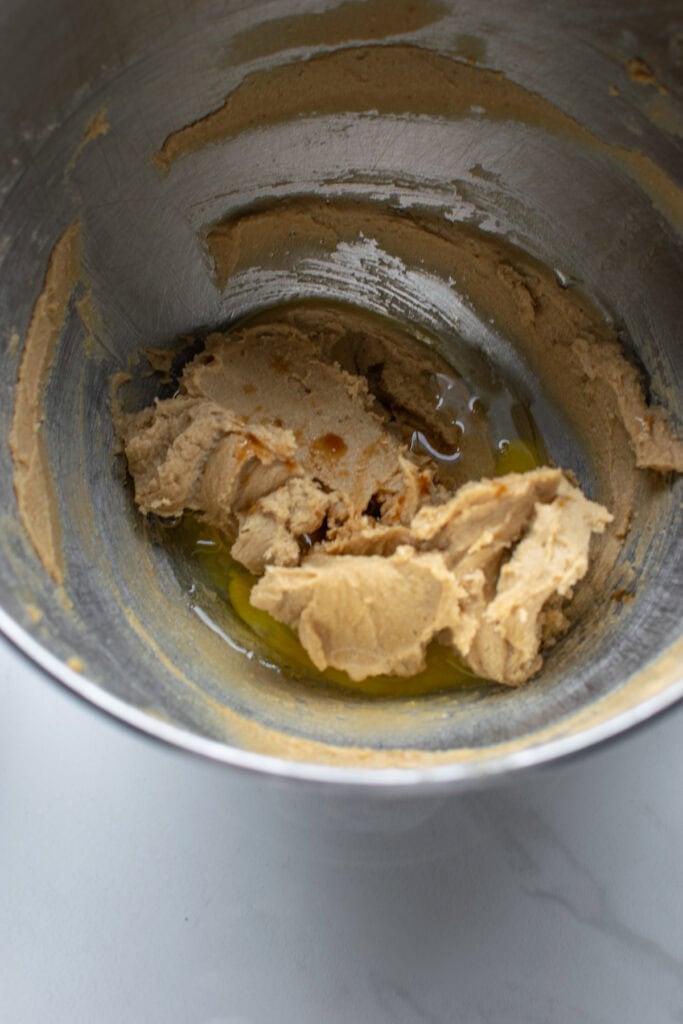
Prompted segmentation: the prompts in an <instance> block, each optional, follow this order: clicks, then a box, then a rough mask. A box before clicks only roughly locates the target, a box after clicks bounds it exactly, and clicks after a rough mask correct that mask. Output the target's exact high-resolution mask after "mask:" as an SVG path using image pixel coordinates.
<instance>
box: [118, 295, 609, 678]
mask: <svg viewBox="0 0 683 1024" xmlns="http://www.w3.org/2000/svg"><path fill="white" fill-rule="evenodd" d="M492 386H493V385H492ZM497 387H498V388H499V389H500V387H501V386H500V385H497ZM508 398H509V404H510V406H511V407H512V406H513V405H514V402H515V400H514V398H513V396H512V395H509V396H508ZM500 405H501V403H500V402H492V401H491V400H490V396H489V395H487V394H486V392H485V390H484V391H483V393H474V392H473V390H472V386H471V385H470V384H469V383H468V382H467V381H466V380H465V379H464V378H462V377H460V376H459V375H458V374H457V373H456V372H455V371H454V370H453V368H452V367H451V366H450V365H449V364H447V363H446V362H445V360H444V359H443V358H442V357H441V356H440V355H439V354H438V353H437V352H436V351H435V350H434V349H433V348H432V347H429V346H428V345H426V344H423V343H422V342H420V341H418V340H416V339H415V338H414V337H413V336H412V335H411V334H410V333H409V332H408V331H407V330H405V329H403V328H401V327H399V326H398V325H395V324H393V323H391V322H389V321H386V320H384V319H383V318H380V317H377V316H374V315H371V314H368V313H365V312H362V311H359V310H355V309H352V308H351V307H343V306H335V305H316V304H308V305H306V304H303V305H300V306H294V307H290V308H285V309H281V310H279V311H277V310H276V311H272V312H270V313H263V314H261V315H260V316H259V317H256V318H254V319H252V320H250V321H248V322H246V323H244V324H242V325H238V326H237V328H235V329H233V330H231V331H229V332H227V333H213V334H211V335H209V336H208V338H207V340H206V345H205V348H204V350H203V351H202V352H201V353H200V354H199V355H198V356H196V357H195V358H194V359H193V360H192V361H191V362H190V363H189V364H188V365H187V366H186V367H185V369H184V371H183V373H182V376H181V378H180V381H179V388H178V392H177V394H176V395H175V397H173V398H170V399H166V400H161V401H157V402H156V403H155V404H154V405H153V406H151V407H149V408H147V409H144V410H142V412H140V413H135V414H120V415H119V416H118V422H117V426H118V430H119V433H120V436H121V438H122V442H123V446H124V450H125V454H126V457H127V460H128V467H129V470H130V473H131V475H132V477H133V480H134V484H135V500H136V503H137V504H138V506H139V508H140V510H141V511H142V512H144V513H154V514H155V515H157V516H161V517H164V518H169V517H177V516H181V515H182V514H183V513H192V514H193V515H194V516H195V517H196V518H197V519H199V520H200V521H201V522H202V523H203V524H205V525H208V526H209V527H211V528H214V529H216V530H218V531H219V535H220V536H221V537H222V538H224V542H225V545H226V546H227V547H228V548H229V551H230V556H231V558H232V560H234V562H235V563H238V564H239V565H240V566H242V567H243V569H244V570H247V571H248V573H250V574H252V575H253V576H256V577H258V579H257V581H256V582H255V584H254V585H253V586H251V587H250V588H249V590H248V601H249V605H250V606H251V608H252V609H253V610H259V611H260V612H261V613H262V612H267V613H268V614H269V616H271V617H272V618H273V619H274V620H276V621H277V622H278V623H282V624H285V625H286V626H288V627H291V629H293V630H295V631H296V633H297V634H298V637H299V640H300V642H301V644H302V645H303V648H304V650H305V652H306V654H307V656H308V658H310V661H311V662H312V663H313V665H314V666H315V668H316V669H317V670H319V671H320V672H323V671H324V670H328V669H334V670H337V671H341V672H343V673H346V675H347V676H348V677H349V679H351V680H354V681H357V682H358V681H362V680H365V679H367V678H368V677H379V676H387V675H390V676H396V677H411V676H414V675H416V674H418V673H420V672H423V671H424V669H425V658H426V652H427V650H428V648H430V645H432V647H433V644H434V642H436V643H437V644H438V645H441V647H442V648H445V649H446V650H447V651H448V652H450V654H452V655H454V656H455V657H456V658H457V660H458V662H459V663H461V664H462V665H463V666H464V667H465V669H466V670H469V671H470V672H471V673H474V674H476V675H477V676H480V677H484V678H487V679H491V680H495V681H497V682H500V683H506V684H510V685H516V684H519V683H522V682H524V681H525V680H526V679H528V678H529V677H530V676H532V675H534V674H535V673H536V672H537V671H538V670H539V668H540V667H541V664H542V656H541V653H540V652H541V649H542V648H543V647H544V646H547V645H548V644H549V643H552V642H553V640H555V639H556V638H557V637H558V636H559V635H561V634H562V633H563V632H564V631H565V630H566V628H567V625H568V621H567V618H566V617H565V615H564V612H563V605H564V604H565V603H566V602H567V601H568V600H570V599H571V597H572V594H573V588H574V587H575V585H576V584H577V583H578V581H579V580H581V579H582V577H583V576H584V575H585V574H586V572H587V570H588V566H589V557H590V546H591V536H592V535H593V534H595V533H601V532H602V531H603V530H604V529H605V526H606V525H607V523H609V521H610V520H611V516H610V514H609V512H608V511H607V510H606V509H605V508H603V507H602V506H601V505H599V504H597V503H595V502H592V501H589V500H588V499H587V498H586V497H585V496H584V495H583V493H582V492H581V490H580V489H579V488H578V487H577V486H576V484H575V482H574V481H573V480H571V479H570V478H569V477H568V476H567V475H565V474H564V473H563V472H562V470H561V469H556V468H552V467H549V466H542V465H540V463H541V462H542V461H544V458H543V452H542V445H541V442H540V440H539V438H538V434H537V432H536V431H535V429H534V426H533V422H532V421H531V418H530V416H529V415H528V413H526V414H525V415H524V416H520V415H519V409H518V410H517V412H518V414H517V416H516V417H512V416H508V419H507V421H506V423H505V425H504V426H503V424H502V422H498V423H496V422H495V417H493V416H489V415H488V414H487V409H493V408H494V407H496V408H500ZM513 420H514V421H516V422H517V423H518V424H519V423H526V424H527V428H526V436H525V437H523V436H519V435H518V436H510V430H509V429H506V428H509V426H510V424H511V423H512V422H513ZM503 429H506V433H507V434H508V436H502V431H503ZM508 470H513V471H508ZM514 470H525V472H515V471H514ZM231 592H232V591H231ZM237 610H238V612H239V611H240V608H239V606H238V607H237Z"/></svg>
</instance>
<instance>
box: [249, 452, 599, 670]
mask: <svg viewBox="0 0 683 1024" xmlns="http://www.w3.org/2000/svg"><path fill="white" fill-rule="evenodd" d="M611 518H612V517H611V516H610V514H609V513H608V512H607V510H606V509H604V508H603V507H602V506H601V505H598V504H597V503H595V502H591V501H589V500H588V499H587V498H585V497H584V496H583V494H582V493H581V491H580V490H579V489H578V487H575V486H573V485H572V484H570V483H569V482H568V481H567V479H566V478H565V477H564V476H563V474H562V472H561V471H560V470H556V469H538V470H535V471H533V472H530V473H524V474H510V475H508V476H505V477H501V478H499V479H498V480H483V481H481V482H479V483H473V484H466V485H465V486H464V487H462V488H460V490H459V491H458V493H457V494H456V495H455V496H454V497H453V498H452V499H451V500H450V501H448V502H447V503H445V504H443V505H441V506H437V507H430V506H426V507H424V508H423V509H422V510H421V511H420V512H418V513H417V515H416V516H415V517H414V519H413V521H412V523H411V524H410V526H409V527H408V528H407V529H403V530H402V531H401V536H394V540H395V541H396V542H398V544H399V546H397V547H396V549H395V551H394V552H393V553H391V554H389V555H387V537H386V534H387V532H392V531H391V528H389V530H387V529H386V528H384V527H382V526H381V525H380V526H377V527H375V529H374V531H373V530H372V528H368V529H366V545H365V548H366V552H367V553H366V554H364V555H342V556H339V555H336V556H335V555H329V554H318V555H312V556H311V557H310V558H309V559H307V561H306V562H305V564H304V565H303V566H302V567H301V568H298V569H283V568H274V567H271V568H268V569H267V570H266V573H265V576H264V577H263V579H262V580H260V581H259V582H258V583H257V585H256V586H255V588H254V590H253V591H252V597H251V600H252V604H254V605H255V606H256V607H257V608H261V609H263V610H264V611H267V612H270V614H271V615H273V616H274V617H275V618H276V619H278V620H279V621H281V622H286V623H287V624H288V625H290V626H292V627H294V628H295V629H297V630H298V632H299V637H300V639H301V642H302V643H303V645H304V647H305V648H306V650H307V651H308V653H309V655H310V657H311V659H312V661H313V663H314V664H315V665H316V667H317V668H319V669H320V670H324V669H326V668H328V667H333V668H341V669H344V670H345V671H346V672H348V674H349V675H350V676H351V678H352V679H357V680H360V679H365V678H366V677H367V676H370V675H379V674H380V673H394V674H396V675H405V676H408V675H412V674H413V673H415V672H418V671H420V670H421V669H422V668H424V664H425V662H424V656H425V650H426V647H427V645H428V644H429V643H430V641H431V640H433V639H434V638H438V639H439V640H440V641H441V642H442V643H445V644H448V645H450V646H452V647H453V648H454V650H455V651H456V652H457V653H458V654H459V655H460V656H461V657H462V658H463V659H464V661H465V662H466V663H467V664H468V665H469V666H470V667H471V668H472V669H473V671H474V672H476V673H477V674H479V675H481V676H483V677H485V678H488V679H494V680H496V681H497V682H501V683H508V684H511V685H515V684H518V683H522V682H524V681H525V680H526V679H528V678H529V677H530V676H531V675H533V674H534V673H535V672H537V671H538V669H539V668H540V667H541V664H542V657H541V655H540V647H541V643H542V641H545V642H546V643H547V642H548V640H549V639H551V638H552V637H553V636H556V635H557V634H559V633H561V632H563V631H564V629H565V628H566V621H565V620H564V617H563V616H562V614H561V613H560V612H558V610H557V609H556V608H554V607H553V606H552V604H551V607H550V615H549V616H548V615H545V614H544V613H545V610H546V608H547V606H548V602H551V599H553V598H554V597H560V598H567V597H571V593H572V587H573V586H574V584H575V583H577V582H578V580H580V579H581V578H582V577H583V576H584V575H585V573H586V571H587V569H588V556H589V548H590V541H591V535H592V534H593V533H602V531H603V530H604V528H605V526H606V525H607V523H608V522H609V521H610V520H611ZM373 532H374V533H375V534H376V535H377V545H378V549H379V550H381V551H382V554H381V555H378V554H374V553H373V543H372V534H373ZM393 533H394V535H395V534H396V533H397V531H396V530H394V531H393ZM388 546H389V547H391V546H392V545H391V542H390V543H389V545H388Z"/></svg>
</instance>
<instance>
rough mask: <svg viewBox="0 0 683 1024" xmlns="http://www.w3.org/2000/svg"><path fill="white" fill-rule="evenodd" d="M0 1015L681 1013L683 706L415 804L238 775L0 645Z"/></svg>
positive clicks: (467, 1017)
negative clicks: (98, 704)
mask: <svg viewBox="0 0 683 1024" xmlns="http://www.w3.org/2000/svg"><path fill="white" fill-rule="evenodd" d="M0 684H1V685H0V921H2V927H1V928H0V1020H2V1022H3V1024H4V1022H7V1024H81V1022H83V1024H86V1022H87V1024H93V1022H94V1024H121V1022H125V1024H137V1022H145V1024H148V1022H149V1024H156V1022H163V1024H290V1022H291V1024H323V1022H325V1024H327V1022H330V1024H347V1022H348V1024H384V1022H386V1024H403V1022H406V1024H413V1022H415V1024H453V1022H456V1024H644V1022H647V1024H660V1022H669V1021H672V1022H683V856H682V853H683V798H682V796H681V781H682V779H683V708H680V709H678V710H676V711H674V712H671V713H670V714H668V715H667V716H665V717H664V718H661V719H659V720H658V721H657V722H656V723H655V724H654V725H652V726H650V727H648V728H645V729H643V730H641V731H639V732H638V733H636V734H632V735H631V736H630V737H628V738H627V739H626V740H625V741H622V742H620V743H618V744H614V745H612V746H610V747H609V748H607V749H605V750H603V751H601V752H599V753H597V754H594V755H592V756H590V757H588V758H585V759H583V760H581V761H576V762H572V763H567V764H564V765H562V766H560V767H556V768H554V769H552V770H544V771H542V772H536V773H535V774H531V775H527V776H524V777H520V778H518V779H516V780H515V781H514V782H513V783H509V784H507V785H500V784H499V785H498V786H497V788H495V789H491V790H487V791H485V792H479V793H470V794H466V795H464V796H462V795H461V796H459V797H458V796H456V797H452V798H448V799H443V798H441V799H435V800H432V801H430V802H429V803H428V804H426V805H425V804H419V805H418V804H415V803H411V802H405V801H399V802H396V800H386V799H384V800H379V801H374V802H372V803H371V804H370V805H368V804H366V803H358V802H355V801H350V800H346V799H345V800H339V799H332V798H331V797H330V796H329V795H327V796H325V797H318V796H316V795H315V794H313V795H311V793H310V792H307V793H303V792H301V790H299V789H296V790H293V789H291V788H290V787H285V788H283V787H282V785H274V784H264V783H263V782H261V781H259V780H255V779H252V778H246V777H242V776H237V775H235V774H234V773H233V772H231V771H230V770H226V769H225V768H222V767H221V766H217V765H212V764H209V763H206V762H203V761H201V760H198V759H195V758H190V757H188V756H186V755H182V754H179V753H177V752H174V751H172V750H170V749H168V748H166V747H164V746H161V745H159V744H155V743H152V742H150V741H147V740H145V739H143V738H142V737H140V736H137V735H135V734H134V733H132V732H129V731H127V730H126V729H125V728H123V727H121V726H119V725H118V724H117V723H115V722H113V721H111V720H109V719H107V718H106V717H104V716H102V715H100V714H98V713H94V712H93V711H92V710H91V709H90V708H89V707H87V706H86V705H85V704H83V703H81V702H80V701H79V700H78V699H76V698H74V697H72V696H71V695H70V694H68V693H67V692H66V691H64V690H63V689H61V688H60V687H58V686H57V685H56V684H53V683H51V682H49V681H48V680H45V679H44V678H42V677H41V676H40V675H39V674H38V673H37V672H36V671H35V670H34V669H33V668H31V667H30V666H29V665H28V664H27V663H26V662H25V661H24V660H23V659H22V658H21V657H20V656H19V655H17V654H15V653H14V652H13V651H12V650H10V649H9V648H6V647H4V646H3V647H2V648H0Z"/></svg>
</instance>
